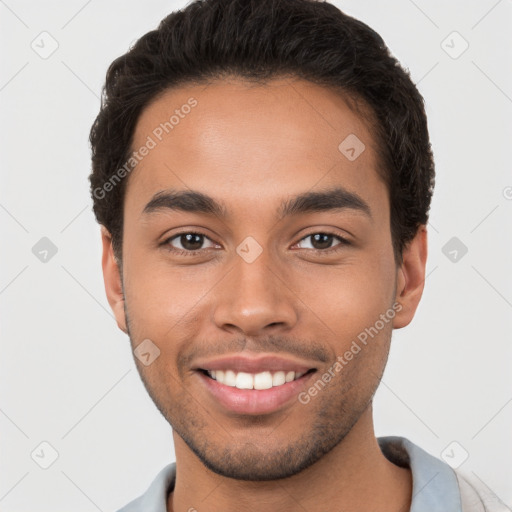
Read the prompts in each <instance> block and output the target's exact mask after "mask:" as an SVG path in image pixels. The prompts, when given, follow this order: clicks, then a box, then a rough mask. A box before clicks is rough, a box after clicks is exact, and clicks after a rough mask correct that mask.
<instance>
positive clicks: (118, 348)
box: [0, 0, 512, 512]
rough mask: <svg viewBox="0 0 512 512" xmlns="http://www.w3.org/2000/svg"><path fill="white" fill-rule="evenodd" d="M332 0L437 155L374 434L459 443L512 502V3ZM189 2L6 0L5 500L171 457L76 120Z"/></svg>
mask: <svg viewBox="0 0 512 512" xmlns="http://www.w3.org/2000/svg"><path fill="white" fill-rule="evenodd" d="M335 3H336V5H337V6H338V7H340V8H341V9H342V10H344V11H346V12H347V13H348V14H350V15H353V16H355V17H357V18H359V19H361V20H363V21H364V22H366V23H367V24H369V25H370V26H371V27H372V28H374V29H375V30H376V31H378V32H379V33H380V34H381V35H382V36H383V38H384V40H385V41H386V43H387V44H388V45H389V47H390V48H391V50H392V52H393V53H394V54H395V55H396V56H397V57H398V59H399V60H400V61H401V62H402V63H403V65H404V66H406V67H407V68H408V69H409V70H410V72H411V76H412V78H413V80H414V81H415V83H417V84H418V88H419V89H420V92H421V93H422V94H423V96H424V97H425V99H426V103H427V114H428V116H429V127H430V133H431V140H432V144H433V148H434V153H435V159H436V170H437V183H436V191H435V194H434V200H433V204H432V209H431V222H430V225H429V258H428V264H427V273H428V278H427V281H426V283H425V292H424V296H423V300H422V302H421V303H420V306H419V309H418V311H417V314H416V317H415V319H414V321H413V323H412V324H411V325H410V326H408V327H406V328H405V329H402V330H398V331H395V333H394V338H393V343H392V351H391V354H390V360H389V364H388V367H387V369H386V372H385V374H384V378H383V381H382V384H381V386H380V388H379V390H378V392H377V395H376V399H375V421H376V433H377V435H379V436H380V435H402V436H405V437H408V438H409V439H411V440H412V441H413V442H415V443H417V444H419V445H420V446H421V447H423V448H424V449H425V450H427V451H429V452H430V453H432V454H434V455H436V456H438V457H444V458H445V460H447V461H449V462H451V463H452V464H455V465H456V464H459V463H460V462H461V461H462V460H463V459H464V458H465V457H467V458H466V460H464V462H463V463H462V464H461V465H460V466H459V470H460V471H461V472H463V473H467V474H469V475H472V476H473V477H474V478H479V479H480V480H482V482H484V483H485V484H486V485H487V486H489V487H490V488H491V489H493V490H494V492H495V493H497V494H498V496H500V497H501V499H502V500H504V501H505V502H506V503H507V504H508V505H509V506H511V505H512V441H511V433H512V428H511V427H512V372H511V356H512V349H511V344H510V332H511V330H512V315H511V313H512V272H511V261H512V257H511V256H512V239H511V231H512V230H511V219H512V173H511V164H510V162H511V161H512V159H511V156H512V155H511V149H510V148H511V142H512V122H511V118H512V72H511V70H512V67H511V62H512V58H511V57H512V44H511V41H510V33H511V30H512V2H511V0H500V1H496V0H481V1H475V0H473V1H462V0H461V1H451V2H446V1H440V0H438V1H428V2H427V1H426V0H423V1H420V0H417V1H415V2H413V1H412V0H396V1H394V2H392V3H390V2H379V1H377V0H371V1H369V0H367V1H365V2H358V1H356V0H347V1H338V2H335ZM184 5H185V2H181V1H180V2H177V1H176V2H171V1H156V0H153V1H149V2H135V1H134V0H130V1H127V0H123V1H113V0H109V1H103V2H100V1H98V0H90V1H88V2H84V1H82V0H73V1H70V0H68V1H66V2H65V1H63V0H61V1H53V2H50V1H46V2H34V1H32V2H22V1H16V0H5V1H2V0H0V34H1V35H0V38H1V46H0V48H1V52H2V66H1V71H0V73H1V74H0V109H1V110H0V112H1V114H0V115H1V120H2V122H1V126H0V130H1V131H0V144H1V183H0V229H1V240H2V247H3V250H2V264H1V265H0V307H1V316H0V329H1V356H0V386H1V394H0V432H1V435H0V449H1V457H0V510H2V511H4V512H14V511H22V510H23V511H26V510H31V511H34V512H35V511H41V512H42V511H55V510H74V511H76V512H81V511H95V510H101V511H108V510H116V509H117V508H119V507H121V506H122V505H124V504H125V503H126V502H127V501H129V500H131V499H133V498H134V497H135V496H137V495H138V494H140V493H142V492H143V491H144V490H145V489H146V488H147V486H148V484H149V483H150V481H151V480H152V479H153V478H154V476H155V474H156V473H157V472H158V471H159V470H160V469H161V468H162V467H163V466H164V465H165V464H167V463H168V462H170V461H172V460H174V452H173V446H172V438H171V429H170V427H169V425H168V424H167V423H166V421H165V420H164V419H163V417H162V416H161V415H160V413H159V412H158V411H157V409H156V407H155V406H154V405H153V403H152V401H151V400H150V398H149V397H148V396H147V394H146V392H145V390H144V388H143V385H142V383H141V381H140V378H139V376H138V373H137V371H136V368H135V364H134V361H133V355H132V354H131V352H130V350H129V341H128V338H127V337H126V336H125V335H124V334H123V333H122V332H121V331H120V330H119V329H118V328H117V326H116V324H115V322H114V320H113V316H112V313H111V311H110V309H109V306H108V303H107V300H106V297H105V292H104V286H103V280H102V274H101V265H100V258H101V251H100V232H99V226H98V225H97V224H96V222H95V220H94V217H93V214H92V210H91V200H90V198H89V190H88V181H87V176H88V174H89V172H90V152H89V147H88V142H87V137H88V132H89V129H90V126H91V124H92V122H93V119H94V117H95V116H96V114H97V112H98V109H99V95H100V91H101V86H102V85H103V81H104V76H105V72H106V69H107V67H108V65H109V64H110V62H111V61H112V60H113V59H114V58H115V57H117V56H118V55H120V54H122V53H124V52H125V51H126V50H127V49H128V47H129V45H130V44H131V43H133V42H134V41H135V40H136V39H137V38H139V37H140V36H141V35H143V34H144V33H145V32H147V31H148V30H150V29H153V28H155V27H156V25H157V24H158V22H159V21H160V19H161V18H163V17H164V16H165V15H166V14H168V13H170V12H171V11H172V10H174V9H176V8H180V7H183V6H184ZM391 6H392V7H391ZM44 31H46V32H48V34H49V35H40V34H41V32H44ZM454 31H456V32H457V33H458V34H459V35H457V34H453V32H454ZM443 41H444V42H443ZM464 41H467V43H468V44H469V47H468V48H467V49H466V50H465V51H464V52H463V53H461V52H462V50H463V49H464V47H465V43H464ZM56 44H58V48H57V49H56V50H55V51H54V52H53V53H52V54H51V55H47V54H45V52H46V53H49V52H50V51H51V50H52V49H53V48H52V45H54V46H55V45H56ZM43 57H46V58H43ZM43 237H47V238H48V239H49V240H50V241H51V243H52V244H53V246H54V249H53V251H55V249H56V250H57V252H56V253H55V254H53V253H52V248H51V247H50V246H49V245H48V240H43V241H40V240H41V239H42V238H43ZM453 237H456V240H452V241H451V242H450V240H451V239H452V238H453ZM37 244H39V245H37ZM447 244H448V245H447ZM461 244H464V246H465V247H467V253H466V254H464V255H463V250H462V249H463V246H462V245H461ZM34 247H35V249H34ZM44 250H48V251H49V252H48V253H44ZM454 250H456V251H457V259H456V260H455V261H453V259H454V255H455V253H454V252H453V251H454ZM41 251H43V252H41ZM41 258H43V259H44V258H46V261H41ZM42 442H46V443H49V444H50V445H51V447H53V448H51V447H49V446H48V445H41V443H42ZM453 442H455V444H452V443H453ZM53 450H55V451H56V452H57V453H58V458H57V459H56V460H55V462H53V459H52V453H53ZM52 462H53V463H52ZM50 464H51V465H50ZM41 465H43V466H44V465H49V467H48V468H47V469H43V468H42V467H41Z"/></svg>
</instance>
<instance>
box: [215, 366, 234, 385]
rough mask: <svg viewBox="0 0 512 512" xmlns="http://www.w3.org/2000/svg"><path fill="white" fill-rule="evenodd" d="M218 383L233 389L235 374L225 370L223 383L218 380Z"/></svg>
mask: <svg viewBox="0 0 512 512" xmlns="http://www.w3.org/2000/svg"><path fill="white" fill-rule="evenodd" d="M219 382H222V384H225V385H226V386H231V387H232V388H234V387H235V385H236V373H235V372H234V371H233V370H227V371H226V372H225V373H224V381H221V380H219Z"/></svg>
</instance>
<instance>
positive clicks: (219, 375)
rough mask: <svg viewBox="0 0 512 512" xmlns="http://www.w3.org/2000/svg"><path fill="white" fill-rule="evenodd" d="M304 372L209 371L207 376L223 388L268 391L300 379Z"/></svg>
mask: <svg viewBox="0 0 512 512" xmlns="http://www.w3.org/2000/svg"><path fill="white" fill-rule="evenodd" d="M304 373H305V372H292V371H290V372H284V371H278V372H274V373H272V372H269V371H265V372H260V373H256V374H252V373H247V372H238V373H235V372H234V371H233V370H226V371H223V370H210V371H208V375H210V377H211V378H212V379H215V380H217V381H218V382H220V383H221V384H224V385H225V386H230V387H232V388H238V389H270V388H272V387H277V386H282V385H283V384H285V383H287V382H291V381H292V380H297V379H298V378H300V377H302V375H304Z"/></svg>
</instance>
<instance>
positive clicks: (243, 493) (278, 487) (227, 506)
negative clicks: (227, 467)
mask: <svg viewBox="0 0 512 512" xmlns="http://www.w3.org/2000/svg"><path fill="white" fill-rule="evenodd" d="M173 435H174V443H175V449H176V482H175V486H174V491H173V492H171V493H170V494H169V496H168V499H167V512H186V511H193V510H194V509H196V510H197V511H200V512H221V511H222V512H231V511H233V512H235V511H239V510H246V511H247V512H253V511H254V512H256V511H261V509H262V505H263V504H264V508H265V511H266V512H278V511H279V512H292V511H296V510H297V508H302V509H304V510H307V511H308V512H321V511H325V510H333V509H339V508H340V506H342V507H343V510H358V511H361V512H364V511H372V510H377V509H378V510H379V511H381V512H388V511H389V512H391V511H393V512H396V511H401V512H406V511H409V509H410V504H411V494H412V477H411V473H410V470H409V469H404V468H401V467H399V466H396V465H395V464H393V463H391V462H390V461H389V460H388V459H386V457H385V456H384V455H383V454H382V452H381V450H380V447H379V445H378V442H377V439H376V437H375V434H374V430H373V420H372V407H371V405H370V406H369V407H368V409H367V410H366V411H365V412H364V413H363V415H362V416H361V417H360V419H359V421H358V422H357V423H356V424H355V425H354V427H353V428H352V430H351V431H350V432H349V433H348V434H347V436H346V437H345V438H344V439H343V441H342V442H341V443H339V444H338V445H337V446H336V447H335V448H333V449H332V450H331V451H330V452H329V453H327V454H326V455H324V456H323V457H322V458H321V459H320V460H319V461H317V462H316V463H315V464H313V465H312V466H310V467H309V468H307V469H305V470H304V471H302V472H300V473H298V474H297V475H294V476H292V477H289V478H284V479H281V480H274V481H265V482H249V481H243V480H235V479H231V478H226V477H223V476H220V475H217V474H216V473H213V472H212V471H210V470H209V469H207V468H205V466H204V465H203V464H202V462H201V461H200V460H199V459H198V458H197V456H196V455H195V454H194V453H193V452H192V451H191V450H190V449H189V448H188V446H187V445H186V444H185V442H184V441H183V440H182V439H181V437H179V436H178V435H177V434H176V433H174V434H173Z"/></svg>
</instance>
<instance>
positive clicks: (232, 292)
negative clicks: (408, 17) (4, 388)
mask: <svg viewBox="0 0 512 512" xmlns="http://www.w3.org/2000/svg"><path fill="white" fill-rule="evenodd" d="M191 98H193V99H192V100H191ZM185 105H189V107H185ZM173 114H175V118H174V119H172V121H171V123H172V127H171V124H168V125H165V122H166V121H167V122H168V121H169V119H170V117H171V116H172V115H173ZM163 127H165V128H163ZM349 136H350V138H349V139H347V141H348V142H345V143H344V144H345V145H343V144H342V146H341V149H340V148H339V146H340V143H342V141H344V140H345V139H346V138H347V137H349ZM354 136H355V137H357V139H356V138H354ZM151 141H152V142H151ZM363 144H364V151H362V152H361V149H362V148H363ZM144 145H146V147H150V149H149V150H148V151H147V152H145V151H142V152H144V153H146V154H145V156H144V157H143V158H142V159H141V161H140V162H139V163H138V164H137V166H136V168H135V169H134V170H133V171H132V173H131V175H130V176H129V180H128V183H127V188H126V195H125V207H124V233H123V275H122V278H120V277H119V274H118V273H116V271H117V267H116V265H115V262H114V259H113V257H112V251H111V248H110V245H109V243H110V239H109V238H108V236H107V234H105V235H104V248H105V252H104V259H103V264H104V272H105V280H106V287H107V295H108V296H109V301H110V304H111V306H112V308H113V310H114V312H115V314H116V319H117V322H118V325H119V327H120V328H121V329H123V330H124V331H125V332H127V333H128V334H129V336H130V340H131V344H132V348H133V349H136V348H137V347H138V346H139V345H140V344H141V343H144V344H145V345H141V347H143V350H141V351H142V352H143V354H144V355H143V357H142V360H143V361H144V362H141V361H140V360H139V359H138V358H136V359H135V361H136V363H137V366H138V369H139V372H140V374H141V377H142V380H143V382H144V385H145V386H146V388H147V390H148V393H149V394H150V396H151V397H152V399H153V400H154V402H155V404H156V405H157V407H158V408H159V410H160V411H161V413H162V414H163V416H164V417H165V418H166V419H167V420H168V422H169V423H170V424H171V425H172V427H173V430H174V435H175V436H176V435H177V436H179V438H180V439H181V440H183V441H184V442H185V443H186V446H188V448H189V449H190V450H191V451H192V452H193V453H194V454H195V455H196V456H197V457H198V458H199V459H200V460H201V461H202V462H203V464H204V465H205V466H207V467H208V468H210V469H211V470H213V471H215V472H216V473H218V474H221V475H224V476H229V477H232V478H238V479H245V480H271V479H277V478H283V477H286V476H291V475H293V474H296V473H298V472H299V471H301V470H303V469H305V468H306V467H308V466H310V465H312V464H313V463H315V462H316V461H317V460H319V459H320V458H321V457H322V455H324V454H325V453H327V452H329V451H330V450H332V449H333V448H334V447H335V446H337V445H338V444H339V443H340V442H341V441H342V440H343V439H344V438H345V436H346V435H347V434H348V433H349V432H350V431H351V429H354V428H357V425H358V424H359V422H360V420H361V418H362V417H363V415H364V414H365V411H368V409H369V404H370V403H371V399H372V397H373V394H374V392H375V390H376V388H377V386H378V383H379V379H380V377H381V375H382V372H383V370H384V366H385V363H386V359H387V355H388V350H389V344H390V339H391V332H392V329H393V327H395V328H398V327H402V326H404V325H406V324H407V323H408V322H409V321H410V319H411V318H412V315H413V313H414V309H415V307H416V304H417V301H418V300H419V295H420V294H421V290H419V288H421V287H420V286H419V285H418V286H416V288H415V291H414V293H413V292H411V293H409V294H407V293H406V292H407V290H408V288H407V286H406V284H407V283H408V282H410V283H414V281H415V280H416V281H417V280H418V279H417V276H418V275H419V274H421V272H416V273H414V272H411V276H412V279H409V278H408V275H407V272H408V271H409V270H410V268H414V263H415V262H419V265H417V267H421V264H422V263H423V264H424V257H423V259H422V258H418V257H415V258H412V260H411V259H409V260H408V258H407V254H406V255H405V260H404V261H405V262H406V263H405V264H404V266H403V267H401V268H400V267H399V268H397V266H396V264H395V261H394V256H393V250H392V243H391V234H390V205H389V199H388V192H387V189H386V186H385V185H384V183H383V182H382V181H381V179H380V178H379V176H378V174H377V171H376V169H377V165H378V162H377V160H376V152H375V143H374V141H373V139H372V136H371V133H370V132H369V130H368V128H367V127H366V125H365V122H364V120H363V119H361V118H360V117H359V116H358V115H357V114H356V113H355V112H353V111H352V110H351V109H350V108H349V107H348V106H347V104H346V103H345V101H344V99H343V97H342V96H340V95H339V94H337V93H335V92H333V91H331V90H328V89H326V88H323V87H320V86H317V85H313V84H310V83H308V82H305V81H301V80H298V79H297V80H290V79H287V80H285V79H280V80H274V81H272V82H269V83H268V84H267V85H257V86H255V85H248V84H247V83H245V82H242V81H238V80H232V81H222V82H221V81H218V82H213V83H211V84H210V85H208V86H190V87H183V88H179V89H175V90H169V91H167V92H166V93H165V94H164V95H163V96H161V97H159V98H158V99H156V100H155V101H154V102H153V103H152V104H150V105H149V106H148V107H147V108H146V109H145V110H144V111H143V113H142V115H141V117H140V119H139V121H138V124H137V127H136V131H135V136H134V141H133V149H134V150H136V149H138V148H141V147H142V146H144ZM351 148H353V150H352V149H351ZM171 193H172V194H174V196H169V195H167V196H166V194H171ZM183 193H188V194H189V195H188V196H184V195H183ZM193 193H196V194H193ZM199 194H202V196H201V195H199ZM308 194H309V196H308ZM205 196H207V197H205ZM298 196H303V197H302V198H298ZM297 198H298V199H297ZM411 247H413V248H414V247H415V246H414V244H413V245H412V246H411ZM411 250H413V249H411ZM415 254H417V253H415ZM422 254H423V256H426V254H424V253H422ZM407 261H413V264H412V265H411V267H410V268H409V267H407ZM121 279H122V288H123V289H122V291H121ZM418 290H419V291H418ZM123 291H124V298H123V295H122V292H123ZM397 292H398V295H400V293H401V292H403V294H402V296H397ZM418 294H419V295H418ZM397 300H398V301H399V302H400V301H401V302H400V305H398V306H397V303H396V301H397ZM364 333H366V342H365V343H363V341H362V340H363V339H364V338H365V335H364ZM369 333H371V335H370V334H369ZM144 340H145V341H144ZM354 343H355V344H354ZM356 346H358V347H359V350H357V348H356ZM348 352H351V353H352V357H350V356H349V354H348ZM336 363H338V364H336ZM340 365H341V368H340ZM214 372H215V373H214ZM326 374H328V375H330V378H329V377H325V375H326ZM290 379H293V380H290ZM319 382H320V383H319ZM253 386H255V387H256V388H263V389H239V388H244V387H249V388H251V387H253ZM269 386H272V387H269ZM265 388H266V389H265ZM315 390H316V391H315Z"/></svg>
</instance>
